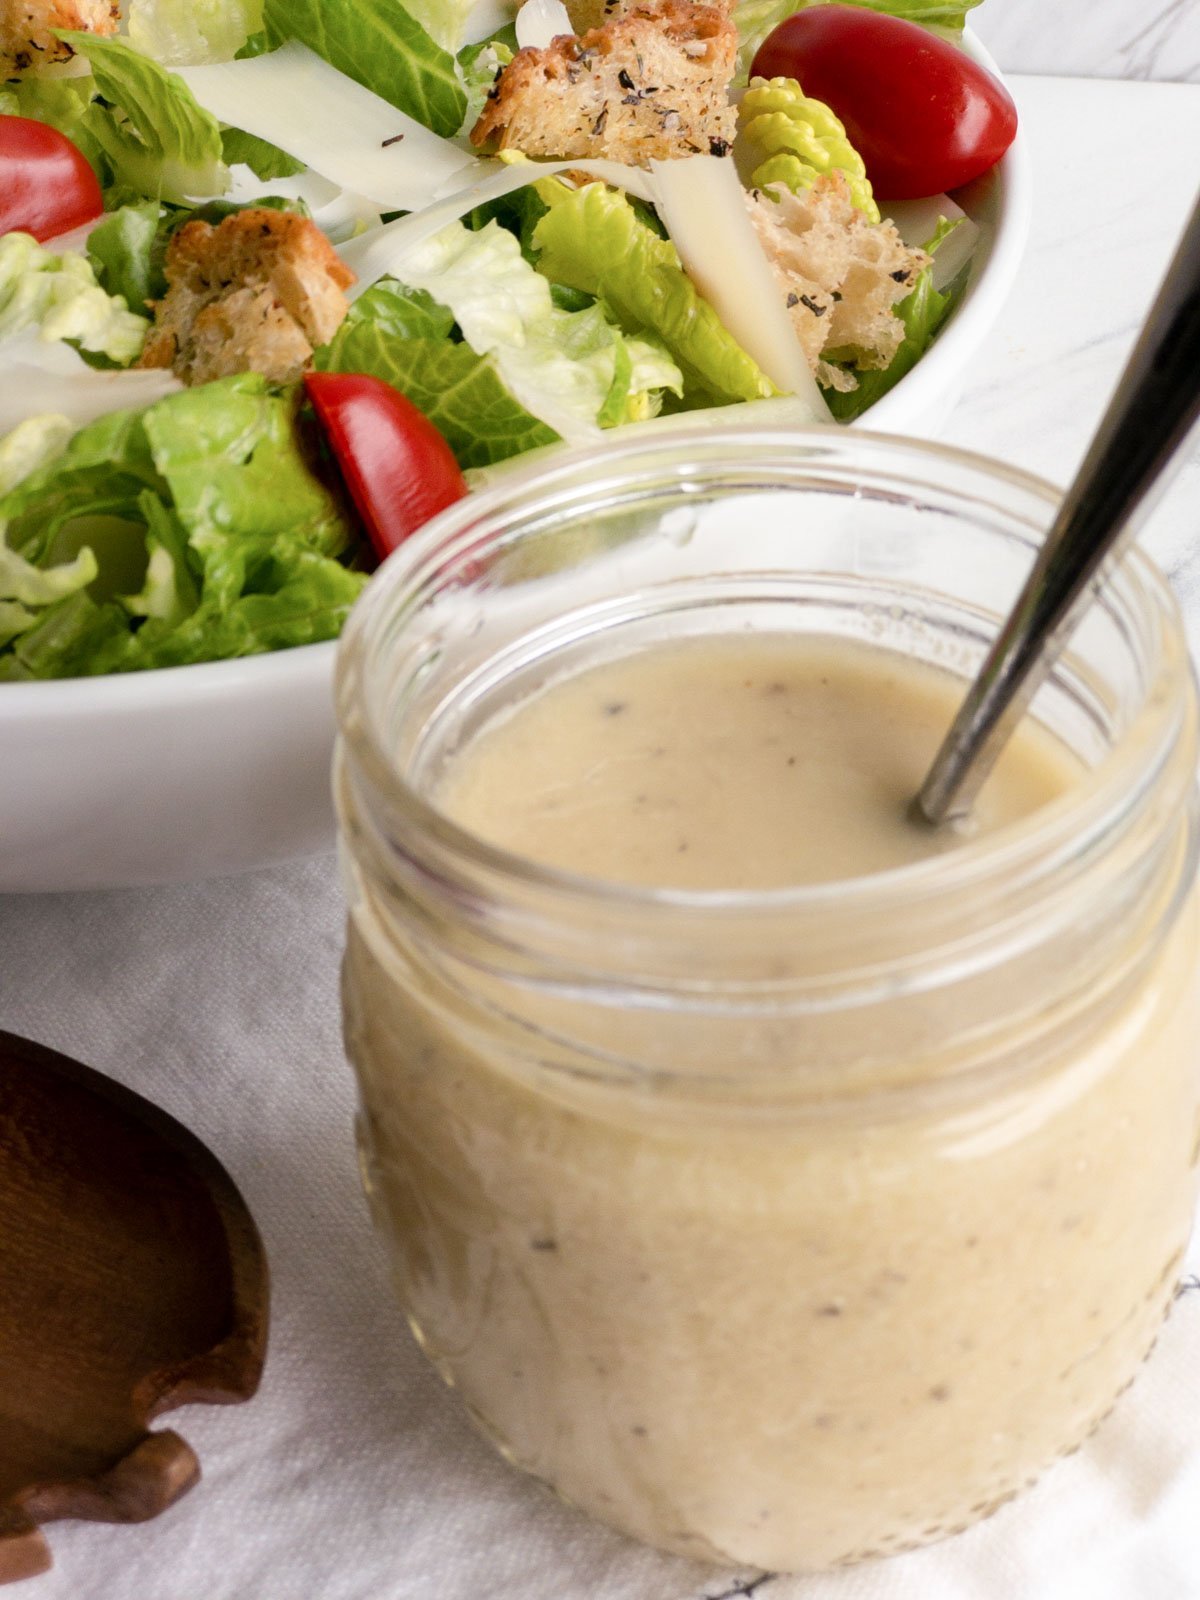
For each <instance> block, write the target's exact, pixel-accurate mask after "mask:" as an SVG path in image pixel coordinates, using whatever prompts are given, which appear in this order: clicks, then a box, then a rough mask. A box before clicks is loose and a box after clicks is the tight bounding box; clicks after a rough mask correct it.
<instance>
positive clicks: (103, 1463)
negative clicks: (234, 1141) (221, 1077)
mask: <svg viewBox="0 0 1200 1600" xmlns="http://www.w3.org/2000/svg"><path fill="white" fill-rule="evenodd" d="M267 1305H268V1288H267V1267H266V1258H265V1256H264V1253H263V1247H262V1241H261V1240H260V1238H259V1235H258V1230H257V1228H256V1227H255V1225H254V1221H253V1219H252V1218H251V1216H250V1213H249V1211H248V1210H247V1209H246V1206H245V1203H244V1201H243V1200H242V1198H241V1196H240V1195H239V1194H238V1192H237V1190H236V1188H235V1187H234V1185H233V1182H232V1180H231V1179H230V1177H229V1175H228V1174H227V1173H226V1171H225V1170H224V1168H223V1167H222V1166H221V1165H220V1163H219V1162H218V1161H217V1160H216V1159H215V1158H214V1157H213V1156H212V1155H211V1154H210V1153H209V1151H208V1150H206V1149H205V1147H204V1146H203V1145H202V1144H201V1143H200V1141H199V1140H198V1139H196V1138H195V1137H194V1136H193V1135H192V1134H190V1133H189V1132H188V1131H187V1129H186V1128H184V1127H182V1126H181V1125H180V1124H179V1123H178V1122H176V1121H175V1120H174V1118H173V1117H169V1116H167V1115H166V1113H165V1112H163V1111H160V1110H159V1109H158V1108H157V1107H156V1106H153V1105H151V1104H150V1103H149V1102H148V1101H147V1100H143V1099H142V1097H141V1096H140V1095H136V1094H134V1093H133V1092H132V1091H131V1090H129V1089H125V1088H122V1087H121V1085H120V1084H117V1083H114V1082H112V1080H111V1079H109V1078H105V1077H104V1076H102V1075H101V1074H100V1073H98V1072H94V1071H92V1069H91V1068H89V1067H85V1066H83V1065H81V1064H80V1063H79V1062H77V1061H72V1060H71V1059H70V1058H69V1057H67V1056H63V1055H59V1054H58V1053H57V1052H56V1051H53V1050H47V1049H45V1048H44V1047H43V1046H41V1045H37V1044H32V1043H30V1042H29V1041H28V1040H25V1039H18V1038H16V1037H14V1036H13V1035H11V1034H7V1033H2V1032H0V1374H3V1380H2V1381H0V1583H5V1582H11V1581H13V1580H15V1579H18V1578H27V1577H32V1576H34V1575H35V1574H36V1573H39V1572H43V1571H45V1570H46V1569H47V1568H48V1567H49V1566H50V1564H51V1557H50V1551H49V1547H48V1546H47V1543H46V1540H45V1538H44V1536H43V1535H42V1533H41V1531H40V1529H39V1527H38V1524H39V1523H44V1522H52V1521H54V1520H55V1519H56V1518H60V1517H82V1518H89V1519H91V1520H94V1521H100V1522H141V1521H144V1520H145V1519H147V1518H149V1517H155V1516H157V1515H158V1514H159V1512H160V1511H163V1510H165V1509H166V1508H167V1507H168V1506H170V1505H172V1504H173V1503H174V1502H175V1501H176V1500H177V1499H178V1498H179V1496H180V1495H182V1494H184V1493H185V1492H186V1491H187V1490H188V1489H190V1488H191V1487H192V1485H193V1484H194V1483H195V1482H196V1480H197V1479H198V1478H199V1476H200V1464H199V1462H198V1461H197V1459H196V1457H195V1455H194V1454H193V1452H192V1450H191V1448H190V1447H189V1446H188V1445H187V1444H186V1443H185V1442H184V1440H183V1439H181V1438H180V1436H179V1435H178V1434H177V1433H173V1432H169V1431H163V1432H154V1433H152V1432H150V1431H149V1429H148V1424H149V1423H150V1422H151V1421H152V1419H153V1418H155V1417H158V1416H161V1415H162V1413H163V1412H165V1411H170V1410H172V1409H173V1408H174V1407H176V1406H181V1405H190V1404H193V1403H195V1402H197V1401H206V1402H210V1403H213V1404H226V1403H230V1402H233V1401H238V1400H248V1399H249V1398H250V1396H251V1395H252V1394H253V1393H254V1392H255V1390H256V1389H257V1387H258V1381H259V1377H260V1375H261V1372H262V1364H263V1357H264V1354H265V1350H266V1338H267Z"/></svg>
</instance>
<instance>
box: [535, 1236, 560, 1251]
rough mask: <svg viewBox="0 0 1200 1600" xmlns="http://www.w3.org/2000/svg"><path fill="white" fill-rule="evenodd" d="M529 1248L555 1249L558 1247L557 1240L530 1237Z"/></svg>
mask: <svg viewBox="0 0 1200 1600" xmlns="http://www.w3.org/2000/svg"><path fill="white" fill-rule="evenodd" d="M529 1248H530V1249H531V1250H557V1249H558V1240H557V1239H546V1238H542V1239H530V1241H529Z"/></svg>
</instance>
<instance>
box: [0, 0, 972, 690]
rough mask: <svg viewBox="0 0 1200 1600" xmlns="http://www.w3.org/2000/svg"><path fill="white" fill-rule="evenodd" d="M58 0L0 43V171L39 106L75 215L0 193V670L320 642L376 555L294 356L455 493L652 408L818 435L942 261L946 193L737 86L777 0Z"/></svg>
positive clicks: (943, 266)
mask: <svg viewBox="0 0 1200 1600" xmlns="http://www.w3.org/2000/svg"><path fill="white" fill-rule="evenodd" d="M856 4H857V5H859V6H860V7H862V8H864V9H867V10H870V11H872V12H875V13H881V14H884V15H885V16H888V17H896V16H898V17H901V18H909V19H911V20H912V21H914V22H916V23H919V24H921V25H923V26H924V25H927V26H928V27H929V28H930V29H931V30H932V32H933V36H938V35H940V36H942V37H950V38H957V36H958V35H959V34H960V33H961V29H962V24H963V10H962V7H961V6H960V7H957V8H954V7H949V6H943V5H933V4H929V3H925V0H856ZM38 9H39V8H38V7H37V6H34V7H32V8H31V12H30V16H31V23H30V26H31V28H34V27H35V26H37V25H39V24H38V23H37V19H36V17H35V13H36V12H37V11H38ZM61 9H62V8H60V11H61ZM72 9H78V10H79V12H80V17H79V21H80V26H78V27H76V28H75V29H59V28H53V27H49V25H47V32H46V38H45V40H44V41H43V42H42V43H39V42H38V40H37V39H36V38H33V37H32V36H31V44H32V46H33V50H32V52H31V51H24V52H18V53H16V54H15V55H12V56H11V57H10V58H9V59H8V60H7V61H5V59H4V57H3V56H2V55H0V177H3V175H4V173H5V171H6V170H8V169H11V170H13V171H17V172H21V171H32V172H38V171H40V170H42V169H38V168H37V167H36V165H30V163H34V164H35V163H36V162H37V161H40V160H49V159H50V158H51V155H53V158H54V159H56V160H59V161H60V162H61V161H62V160H63V159H64V157H63V151H62V145H61V142H59V143H58V144H56V145H55V146H54V149H53V151H51V152H49V153H46V152H47V151H49V147H48V146H46V148H45V150H43V146H42V145H40V144H39V142H38V141H39V137H40V136H39V135H38V134H37V132H36V129H35V130H34V132H32V133H31V132H30V131H29V130H30V127H31V125H34V124H36V125H38V126H39V127H41V128H42V129H52V130H56V131H57V133H58V134H62V135H65V137H66V140H68V141H69V142H70V149H71V152H73V153H74V155H75V156H76V157H77V158H78V159H79V163H80V164H79V165H78V167H77V169H76V175H75V178H73V179H72V180H71V183H70V184H66V187H65V188H59V189H55V191H54V192H55V194H65V193H66V192H67V189H69V188H70V187H71V184H74V186H75V187H74V190H73V191H72V192H73V193H74V194H75V198H76V201H77V204H78V205H79V206H81V207H82V208H83V210H84V212H90V214H89V215H88V216H87V220H86V223H85V225H83V226H70V227H67V228H66V229H65V231H62V232H56V231H55V225H54V222H53V220H52V219H51V220H50V221H49V222H46V221H45V220H43V221H42V222H41V223H40V225H35V223H33V222H28V221H25V222H24V225H22V223H23V217H22V214H21V213H20V212H19V211H17V212H14V211H13V209H12V207H8V208H6V205H5V203H4V201H3V200H0V681H9V682H13V681H22V680H29V679H39V678H62V677H76V676H88V675H93V674H101V673H113V672H125V671H130V670H135V669H142V668H152V667H167V666H178V665H184V664H188V663H194V662H202V661H212V660H220V659H226V658H230V657H236V656H243V655H250V654H254V653H257V652H262V651H269V650H277V649H281V648H285V647H289V646H295V645H300V644H308V643H313V642H316V641H320V640H325V639H331V638H334V637H336V636H337V634H338V633H339V631H340V630H341V627H342V625H343V623H344V621H345V618H346V615H347V613H348V611H349V609H350V607H351V605H352V604H353V602H354V600H355V597H356V595H357V594H358V592H359V591H360V589H361V587H362V585H363V584H364V583H365V582H366V581H367V578H368V576H369V574H370V572H371V570H372V569H373V567H374V566H375V564H376V563H377V560H378V558H379V556H380V555H381V554H383V553H384V548H383V547H381V546H380V544H379V541H378V539H377V538H375V537H374V530H373V529H371V528H369V527H368V526H366V525H365V523H364V520H363V514H362V502H361V499H360V498H359V497H358V496H357V495H356V494H352V493H351V492H350V489H351V487H352V479H351V476H348V475H347V473H346V470H345V469H346V460H345V458H344V453H342V452H340V450H339V448H338V446H337V442H336V441H331V437H330V436H329V435H328V433H327V432H326V431H325V430H324V429H323V427H322V425H321V421H320V419H319V417H318V415H316V414H314V411H313V408H312V406H311V405H310V403H309V400H308V398H307V395H306V388H305V383H306V380H308V378H309V375H310V374H314V373H316V374H331V373H332V374H338V373H340V374H359V375H363V376H364V377H368V378H371V379H374V380H381V381H382V383H383V384H386V385H387V386H389V389H390V390H393V391H395V392H396V393H397V394H398V395H400V396H403V397H404V398H405V400H406V401H407V402H409V403H410V404H411V406H413V407H415V408H416V410H417V411H419V412H420V413H422V414H423V416H424V418H426V419H428V421H429V422H430V423H432V424H433V426H434V427H435V428H436V429H437V430H438V432H439V434H440V435H441V437H442V439H444V441H445V443H446V444H447V445H448V446H449V450H450V452H452V454H453V457H454V460H455V461H456V462H457V464H458V468H459V469H461V470H462V472H464V473H465V474H466V477H467V482H468V483H473V482H475V481H479V480H481V479H482V478H485V477H486V476H487V475H489V474H492V473H494V472H496V471H498V470H501V469H503V467H504V465H505V464H506V463H509V462H512V461H513V460H515V459H517V458H519V457H522V456H525V455H527V454H528V453H529V452H531V451H534V450H540V449H548V448H551V447H555V446H560V445H562V444H563V443H566V444H569V445H574V446H585V447H586V446H587V445H588V444H590V443H593V442H595V441H598V440H600V439H602V438H603V436H604V435H605V433H606V432H609V431H611V430H613V429H624V428H646V427H653V426H655V425H656V423H655V419H656V418H660V417H663V418H667V417H672V416H677V415H680V414H682V413H701V412H703V413H708V414H709V415H711V416H712V417H713V419H714V420H716V419H718V418H719V419H721V420H733V419H735V418H736V417H737V415H738V414H739V408H741V407H743V406H746V405H748V404H751V405H754V406H755V407H756V409H755V411H754V412H753V415H754V416H755V417H756V418H758V417H761V418H762V419H763V420H764V421H765V422H767V423H770V422H772V421H774V422H776V423H780V424H784V425H790V424H793V423H798V424H812V423H828V424H841V423H845V422H848V421H853V420H854V419H856V418H857V417H858V416H860V415H862V413H863V412H864V411H865V410H867V409H868V408H869V406H871V405H872V404H874V403H875V401H876V400H878V399H879V398H880V396H881V395H883V394H884V393H886V392H887V391H888V390H889V389H890V388H892V387H893V386H894V385H895V384H896V383H897V382H899V381H900V379H901V378H902V377H903V376H904V375H905V374H906V373H907V372H908V371H910V370H911V368H912V367H913V365H914V364H915V363H916V362H917V361H919V360H920V359H921V357H922V355H923V354H924V353H925V351H926V350H927V349H928V347H929V345H930V344H931V342H932V341H933V340H934V339H935V338H936V337H937V334H938V332H939V330H940V328H941V327H942V326H943V324H944V323H945V321H946V319H947V317H948V316H950V314H951V313H952V311H953V309H954V306H955V303H956V301H957V299H958V297H959V296H960V295H961V293H962V292H963V289H964V286H965V283H966V281H967V278H968V275H969V269H970V263H971V259H972V252H973V249H974V246H975V242H976V238H977V235H978V230H977V228H976V227H975V225H974V224H973V223H972V222H971V221H970V219H969V218H968V217H967V216H966V215H965V213H964V212H963V211H962V209H961V208H960V206H959V205H957V204H956V203H955V201H954V200H952V199H951V198H950V197H949V196H948V195H946V194H944V193H942V194H935V195H931V196H929V197H922V198H918V199H915V200H914V199H907V200H905V201H903V202H900V203H897V204H895V205H888V204H886V203H884V204H882V205H881V204H880V203H879V201H878V199H877V197H876V196H875V195H874V194H873V193H872V185H871V182H870V179H869V174H868V171H867V169H866V168H865V167H864V162H863V160H862V158H861V157H860V155H859V153H858V151H857V150H856V148H855V145H854V142H853V141H852V139H851V138H850V137H849V135H848V133H847V130H846V127H845V125H844V124H843V122H842V121H841V120H839V118H838V116H837V115H836V114H835V112H834V111H833V110H831V109H830V107H829V106H828V105H827V104H825V103H823V102H821V101H819V100H817V99H815V98H814V97H813V96H811V95H809V94H807V93H806V92H805V91H804V88H803V86H802V84H801V83H800V82H799V81H796V80H794V79H791V78H784V77H773V78H772V79H771V80H770V81H769V82H767V81H764V80H762V79H755V80H754V81H753V83H751V82H749V77H750V66H751V61H752V58H753V56H754V52H755V50H756V49H757V48H758V47H759V45H760V44H761V42H762V40H763V39H764V38H765V37H766V36H767V34H768V33H770V32H771V30H772V29H774V28H775V27H776V25H777V24H778V23H779V22H780V21H781V20H783V19H784V18H786V17H788V16H789V15H790V14H791V13H793V12H795V11H796V10H797V9H799V7H798V6H797V4H796V3H795V0H742V3H741V4H740V5H736V6H733V7H732V11H731V8H730V6H729V4H726V3H723V0H714V3H713V4H712V5H709V6H704V5H701V6H698V7H697V6H691V7H682V6H680V5H679V4H678V0H644V3H642V4H640V5H635V4H634V3H633V0H627V3H626V0H618V4H617V5H616V6H615V7H614V6H609V7H607V8H605V7H603V6H602V5H600V6H597V5H596V4H594V3H592V4H589V0H580V4H579V5H578V6H576V5H575V4H572V5H571V6H570V8H569V12H568V10H565V9H564V8H563V6H562V5H561V4H560V3H559V0H528V3H527V4H526V5H524V6H523V7H521V8H520V10H519V11H518V9H517V7H516V6H515V5H513V6H508V7H506V6H504V5H503V4H496V5H494V6H489V5H487V4H484V5H482V6H481V5H478V4H476V5H472V4H465V3H463V0H405V4H404V5H402V4H401V3H400V0H130V4H129V5H128V7H127V8H126V10H127V17H126V19H125V21H124V22H122V24H121V31H117V27H116V22H115V19H113V20H112V21H111V22H107V21H105V22H102V24H100V25H95V22H94V19H95V17H96V14H97V13H99V14H101V16H102V17H103V16H106V14H107V7H105V6H103V5H99V6H97V5H81V6H79V7H77V8H73V7H72V6H71V5H69V4H68V5H67V6H66V10H67V11H68V12H70V11H71V10H72ZM597 12H598V13H599V14H598V15H596V13H597ZM697 15H700V16H701V23H702V26H701V27H700V31H699V32H692V33H689V32H688V31H687V30H688V29H689V28H691V29H693V30H694V29H696V27H697V24H696V21H695V18H696V16H697ZM689 19H690V20H689ZM647 63H649V64H647ZM651 78H653V80H654V81H650V80H651ZM522 130H524V131H522ZM530 130H532V131H530ZM22 163H26V165H25V166H24V167H22V165H21V164H22ZM6 164H7V167H6ZM49 170H50V169H49V168H48V167H47V168H46V169H45V171H47V172H48V171H49ZM54 170H55V171H56V172H59V171H62V170H65V169H63V168H61V167H60V168H55V169H54ZM55 181H56V183H57V182H58V181H59V180H58V179H56V180H55ZM63 182H64V183H66V180H63ZM89 185H94V191H93V189H92V188H90V187H89ZM0 187H2V185H0ZM41 187H42V192H43V193H44V194H48V193H49V192H50V186H49V185H48V184H45V183H43V184H42V186H41ZM93 193H94V196H95V197H97V198H95V199H93V200H91V201H89V199H88V197H89V195H93ZM14 203H15V202H14ZM42 203H43V202H42V201H38V204H39V205H41V204H42ZM45 203H46V204H49V202H45ZM101 208H102V209H101ZM34 214H35V213H31V215H34ZM36 214H37V215H38V216H39V217H40V215H41V213H40V212H39V213H36ZM65 215H66V213H64V216H65ZM68 220H70V219H68ZM35 235H36V237H35ZM749 414H750V413H747V415H749ZM0 692H2V691H0Z"/></svg>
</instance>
